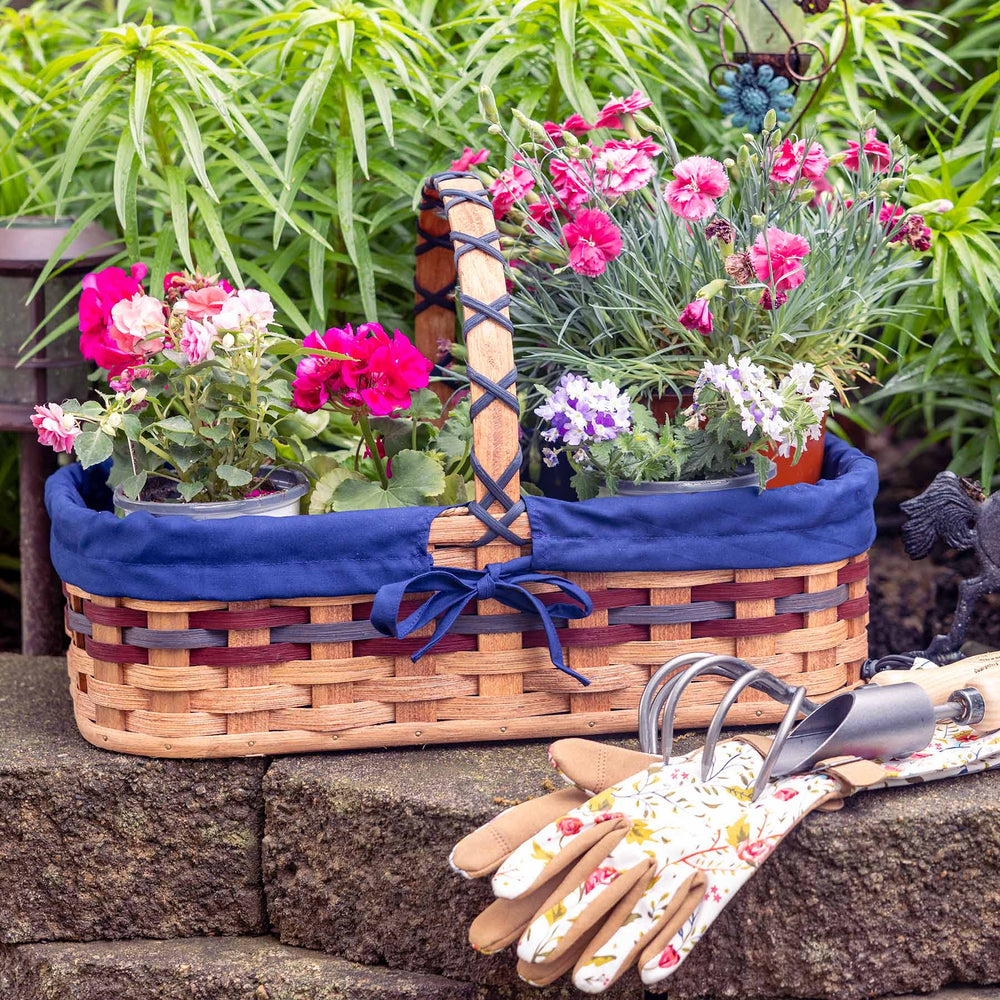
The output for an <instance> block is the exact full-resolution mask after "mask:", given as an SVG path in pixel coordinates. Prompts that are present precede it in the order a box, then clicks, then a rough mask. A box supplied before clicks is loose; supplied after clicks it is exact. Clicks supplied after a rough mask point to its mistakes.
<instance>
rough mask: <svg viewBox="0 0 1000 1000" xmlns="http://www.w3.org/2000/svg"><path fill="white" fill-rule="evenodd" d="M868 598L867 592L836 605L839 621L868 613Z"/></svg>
mask: <svg viewBox="0 0 1000 1000" xmlns="http://www.w3.org/2000/svg"><path fill="white" fill-rule="evenodd" d="M868 606H869V599H868V595H867V594H862V595H861V596H860V597H852V598H851V599H850V600H849V601H844V603H843V604H841V605H839V606H838V607H837V618H838V619H839V620H841V621H843V620H845V619H850V618H861V617H863V616H864V615H866V614H868Z"/></svg>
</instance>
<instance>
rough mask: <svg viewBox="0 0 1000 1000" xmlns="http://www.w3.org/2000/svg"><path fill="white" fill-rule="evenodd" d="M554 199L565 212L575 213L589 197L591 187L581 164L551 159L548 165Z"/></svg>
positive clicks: (573, 161) (574, 161)
mask: <svg viewBox="0 0 1000 1000" xmlns="http://www.w3.org/2000/svg"><path fill="white" fill-rule="evenodd" d="M549 172H550V173H551V174H552V186H553V187H554V188H555V192H556V197H557V198H558V199H559V201H560V202H561V203H562V205H563V207H564V208H565V209H566V211H567V212H575V211H576V210H577V209H578V208H579V207H580V206H581V205H582V204H583V203H584V202H585V201H586V200H587V199H588V198H589V197H590V195H591V191H592V185H591V181H590V178H589V177H588V176H587V171H586V169H585V167H584V166H583V164H581V163H578V162H577V161H576V160H572V161H567V160H559V159H553V160H552V161H551V162H550V163H549Z"/></svg>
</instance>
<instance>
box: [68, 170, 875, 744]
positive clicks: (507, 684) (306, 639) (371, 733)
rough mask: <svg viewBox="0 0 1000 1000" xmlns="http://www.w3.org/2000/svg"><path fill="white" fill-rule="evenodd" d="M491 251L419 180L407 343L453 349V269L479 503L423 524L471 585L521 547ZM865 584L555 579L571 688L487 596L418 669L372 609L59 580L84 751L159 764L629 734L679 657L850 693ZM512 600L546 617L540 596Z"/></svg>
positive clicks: (455, 203) (474, 217)
mask: <svg viewBox="0 0 1000 1000" xmlns="http://www.w3.org/2000/svg"><path fill="white" fill-rule="evenodd" d="M442 203H443V208H444V210H443V211H442ZM498 240H499V236H498V233H497V232H496V228H495V223H494V219H493V213H492V211H491V208H490V205H489V201H488V198H487V196H486V194H485V192H484V191H483V189H482V185H481V184H480V183H479V181H478V180H477V179H476V178H475V177H474V176H473V175H469V174H458V173H449V174H441V175H438V177H436V178H434V179H433V180H432V182H431V183H430V184H429V185H428V187H427V188H426V189H425V192H424V202H423V203H422V205H421V215H420V222H419V225H418V245H417V255H418V256H417V262H418V263H417V281H416V283H415V284H416V289H417V310H416V311H417V323H416V340H417V344H418V346H419V347H420V348H421V350H423V351H424V352H425V353H426V354H428V355H430V356H433V355H434V353H435V351H436V349H437V342H438V340H439V339H440V338H447V339H451V338H452V336H453V334H454V300H453V294H452V293H453V292H454V290H455V286H456V281H455V269H456V265H457V271H458V282H459V284H460V285H461V289H462V297H461V298H462V308H463V315H464V319H465V324H464V325H465V331H466V338H467V343H468V349H469V361H470V369H471V375H470V377H471V379H472V381H473V386H472V400H473V409H474V422H473V425H474V432H473V434H474V448H475V454H476V456H477V463H476V468H477V481H476V497H477V500H476V502H475V503H473V504H470V505H469V507H468V508H461V509H457V510H449V511H446V512H445V513H443V514H441V515H440V516H439V517H438V518H437V519H436V520H435V521H434V522H433V524H432V526H431V531H430V541H429V547H430V551H431V554H432V556H433V560H434V563H435V564H436V565H438V566H443V567H452V568H456V567H457V568H465V569H482V568H483V567H485V566H487V565H488V564H491V563H498V562H505V561H507V560H510V559H512V558H514V557H516V556H520V555H525V554H527V553H528V552H529V551H530V549H529V547H528V546H529V544H530V542H529V534H530V529H529V526H528V519H527V516H526V515H525V514H524V506H523V502H522V501H521V500H520V488H519V479H518V473H517V469H518V465H519V461H520V456H519V450H518V441H517V427H518V415H517V412H516V408H515V407H516V399H514V398H513V396H512V393H513V389H514V386H513V381H514V359H513V348H512V344H511V336H510V334H511V327H510V321H509V318H508V313H507V308H506V304H507V296H506V295H505V292H504V287H505V286H504V275H503V268H502V257H501V255H500V252H499V242H498ZM453 245H454V248H453ZM484 525H485V526H486V534H485V536H484ZM554 569H557V568H554ZM867 570H868V562H867V557H866V556H865V555H864V554H859V555H857V556H855V557H853V558H851V559H845V560H842V561H840V562H836V563H828V564H824V565H808V566H789V567H785V568H778V569H752V570H751V569H747V570H741V569H735V570H734V569H720V570H707V571H698V572H670V573H648V572H647V573H634V572H613V573H611V572H609V573H584V574H567V575H568V576H569V578H570V579H571V580H572V581H573V582H574V583H576V584H577V585H579V586H580V587H582V588H583V589H584V590H585V591H586V592H587V593H588V594H589V595H590V597H591V599H592V601H593V606H594V610H593V613H592V614H590V615H589V617H586V618H580V619H577V620H571V621H569V622H568V627H567V628H565V629H561V630H560V633H559V634H560V638H561V642H562V646H563V647H564V649H565V652H566V660H567V663H568V665H569V666H570V667H571V668H573V669H575V670H577V671H579V672H581V673H584V674H586V675H587V677H588V678H589V679H590V681H591V684H590V686H589V687H587V688H583V687H581V686H580V684H579V683H578V682H577V681H576V680H574V679H573V678H572V677H570V676H568V675H566V674H564V673H562V672H560V671H558V670H555V669H554V668H553V667H552V664H551V662H550V659H549V650H548V646H547V644H546V638H545V635H544V633H543V632H542V631H541V628H540V625H539V622H538V620H537V619H534V618H532V616H530V615H527V614H511V611H510V608H508V607H505V606H504V605H502V604H500V603H499V602H497V601H495V600H479V601H476V602H473V604H470V606H469V607H467V608H466V609H465V613H463V614H462V615H461V616H460V617H459V618H458V620H457V622H456V623H455V625H454V627H453V628H452V629H451V631H450V633H449V634H448V635H446V636H445V637H444V638H443V639H442V640H441V641H440V642H439V643H438V645H437V646H436V647H435V648H434V650H433V651H432V652H431V653H429V654H427V655H426V656H424V657H423V658H422V659H420V660H418V661H417V662H416V663H414V662H412V661H411V659H410V654H411V653H413V652H414V651H415V650H416V649H418V648H419V647H420V646H422V645H423V644H424V642H425V641H426V639H425V638H418V637H415V636H414V637H410V638H406V639H395V638H386V637H384V636H382V635H381V634H379V633H378V632H377V631H376V630H375V629H374V628H373V627H372V626H371V625H370V623H369V621H368V618H369V614H370V611H371V607H372V601H373V596H372V595H364V594H362V595H355V596H348V597H334V598H317V597H308V598H301V599H281V600H259V601H250V602H228V603H227V602H220V601H194V602H184V603H178V602H158V601H149V600H138V599H131V598H129V597H100V596H95V595H91V594H88V593H85V592H84V591H82V590H80V589H79V588H77V587H74V586H71V585H66V588H65V589H66V594H67V630H68V632H69V635H70V639H71V645H70V648H69V652H68V663H69V675H70V683H71V689H72V695H73V702H74V709H75V714H76V719H77V723H78V724H79V727H80V731H81V732H82V733H83V735H84V736H85V737H86V739H88V740H89V741H90V742H91V743H94V744H95V745H97V746H103V747H106V748H108V749H112V750H119V751H124V752H127V753H137V754H146V755H149V756H157V757H230V756H249V755H255V754H274V753H291V752H301V751H312V750H337V749H348V748H356V747H377V746H399V745H406V744H423V743H448V742H463V741H469V740H510V739H518V738H525V737H538V736H566V735H573V734H577V735H588V734H597V733H612V732H629V731H634V730H635V728H636V714H635V709H636V707H637V705H638V701H639V695H640V693H641V692H642V689H643V686H644V685H645V683H646V681H647V680H648V679H649V675H650V671H651V669H652V668H653V667H656V666H659V665H660V664H662V663H663V662H664V661H666V660H668V659H669V658H670V657H672V656H674V655H676V654H678V653H682V652H689V651H696V650H709V651H714V652H719V653H731V654H736V655H738V656H742V657H745V658H746V659H748V660H750V661H751V662H753V663H755V664H758V665H760V666H763V667H766V668H768V669H769V670H771V671H772V672H774V673H775V674H777V675H778V676H780V677H782V678H783V679H785V680H787V681H790V682H793V683H796V684H803V685H805V687H806V689H807V691H808V693H809V696H810V697H813V698H817V697H819V698H822V697H825V696H829V695H831V694H833V693H834V692H836V691H838V690H842V689H843V688H844V687H845V686H848V685H851V684H853V683H855V682H856V681H857V679H858V675H859V668H860V665H861V663H862V661H863V660H864V658H865V657H866V655H867V635H866V625H867V622H868V595H867ZM529 590H532V591H534V592H536V593H539V594H540V597H541V600H542V601H543V602H546V601H547V600H550V598H546V596H545V592H546V591H554V590H556V588H555V587H548V586H545V585H529ZM413 596H414V598H415V600H414V602H413V604H412V606H413V607H415V606H416V605H417V604H419V603H420V595H413ZM473 607H474V610H473ZM405 610H406V608H404V611H405ZM498 615H503V616H504V617H503V618H502V619H500V618H497V617H496V616H498ZM427 632H429V627H428V628H425V629H422V630H421V632H420V633H418V635H426V634H427ZM724 690H725V686H724V685H723V684H722V683H721V682H719V681H713V680H699V681H696V682H695V683H694V684H692V685H691V687H690V688H689V689H688V690H687V692H686V693H685V696H684V698H682V700H681V711H680V713H679V715H678V721H679V724H680V725H695V726H696V725H704V724H705V723H706V722H707V721H708V719H709V717H710V716H711V713H712V711H713V710H714V707H715V706H716V704H717V703H718V699H719V696H720V694H721V693H722V692H723V691H724ZM782 711H783V707H782V706H777V705H775V704H774V703H773V702H770V701H768V700H767V699H766V698H765V696H763V695H761V694H759V693H758V692H755V691H752V690H747V691H745V692H744V693H743V694H742V695H741V696H740V701H739V704H738V705H737V706H736V707H735V709H734V711H733V714H732V718H733V719H734V721H738V722H739V723H742V724H746V723H755V722H768V721H774V720H776V719H777V718H779V717H780V716H781V714H782Z"/></svg>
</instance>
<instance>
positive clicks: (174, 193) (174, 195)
mask: <svg viewBox="0 0 1000 1000" xmlns="http://www.w3.org/2000/svg"><path fill="white" fill-rule="evenodd" d="M164 173H165V174H166V179H167V192H168V194H169V197H170V222H171V225H172V226H173V228H174V236H175V238H176V239H177V249H178V250H180V253H181V257H183V258H184V265H185V266H186V267H187V269H188V270H189V271H193V270H194V258H193V257H192V256H191V239H190V232H189V229H188V227H189V224H190V223H189V220H188V207H187V187H186V185H185V183H184V175H183V174H182V173H181V171H180V170H179V169H178V168H177V167H173V166H167V167H165V168H164Z"/></svg>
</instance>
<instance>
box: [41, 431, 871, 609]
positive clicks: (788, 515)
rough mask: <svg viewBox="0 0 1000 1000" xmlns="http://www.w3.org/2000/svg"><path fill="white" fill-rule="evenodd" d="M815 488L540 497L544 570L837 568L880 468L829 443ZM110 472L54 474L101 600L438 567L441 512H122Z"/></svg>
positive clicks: (219, 596) (860, 531) (278, 589)
mask: <svg viewBox="0 0 1000 1000" xmlns="http://www.w3.org/2000/svg"><path fill="white" fill-rule="evenodd" d="M827 442H828V443H827V448H826V455H825V457H824V466H823V475H824V479H823V480H821V481H820V482H819V484H817V485H816V486H786V487H784V488H783V489H780V490H769V491H767V492H765V493H763V494H760V495H757V494H756V492H755V491H754V490H732V491H728V492H715V493H701V494H691V495H677V494H674V495H669V496H659V497H631V498H630V497H614V498H610V499H604V500H590V501H587V502H586V503H571V502H567V501H563V500H551V499H548V498H546V497H527V498H526V501H527V507H528V517H529V519H530V521H531V532H532V545H533V548H532V555H531V568H532V569H533V570H548V571H552V572H563V571H564V572H580V571H598V572H599V571H602V570H604V571H615V570H618V571H621V570H637V571H640V570H641V571H670V570H697V569H729V568H736V567H745V568H748V569H756V568H763V567H771V566H796V565H800V564H804V563H823V562H832V561H834V560H837V559H844V558H846V557H848V556H853V555H857V554H858V553H860V552H864V551H865V550H866V549H867V548H868V547H869V546H870V545H871V543H872V541H873V540H874V538H875V518H874V512H873V509H872V503H873V501H874V498H875V493H876V491H877V489H878V473H877V470H876V466H875V462H874V461H873V460H872V459H870V458H868V457H866V456H865V455H863V454H861V452H859V451H857V450H856V449H854V448H851V447H850V446H849V445H847V444H845V443H844V442H843V441H840V440H838V439H836V438H833V437H828V439H827ZM106 477H107V468H106V467H94V468H91V469H87V470H84V469H82V468H81V467H80V466H79V465H78V464H74V465H68V466H64V467H63V468H61V469H59V470H58V471H57V472H56V473H55V474H54V475H53V476H51V477H50V478H49V481H48V483H47V484H46V488H45V502H46V506H47V508H48V511H49V516H50V517H51V518H52V540H51V554H52V561H53V563H54V565H55V568H56V571H57V572H58V573H59V575H60V577H62V579H63V580H64V581H66V582H67V583H71V584H74V585H75V586H77V587H80V588H81V589H83V590H86V591H88V592H89V593H91V594H99V595H103V596H107V597H118V596H126V597H134V598H140V599H146V600H158V601H193V600H218V601H250V600H257V599H262V598H282V597H325V596H328V597H336V596H340V595H350V594H373V593H375V591H377V590H378V589H379V588H380V587H382V586H383V585H385V584H391V583H397V582H398V581H400V580H405V579H408V578H409V577H412V576H416V575H417V574H419V573H424V572H427V571H428V570H430V569H431V566H432V563H431V559H430V556H429V555H428V554H427V535H428V531H429V530H430V524H431V521H432V520H433V519H434V518H435V517H436V516H437V515H438V514H439V513H440V511H441V508H436V507H408V508H403V509H390V510H373V511H348V512H345V513H338V514H323V515H315V516H311V517H287V518H280V517H279V518H268V517H251V518H236V519H232V520H218V521H192V520H191V519H189V518H185V517H180V516H178V517H153V516H152V515H149V514H142V513H137V514H132V515H130V516H129V517H127V518H118V517H116V516H115V514H114V512H113V509H112V503H111V491H110V490H109V489H108V487H107V483H106Z"/></svg>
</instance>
